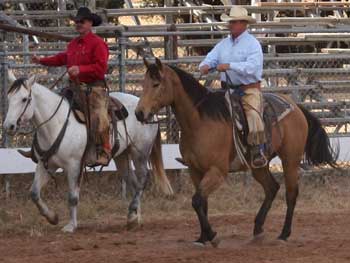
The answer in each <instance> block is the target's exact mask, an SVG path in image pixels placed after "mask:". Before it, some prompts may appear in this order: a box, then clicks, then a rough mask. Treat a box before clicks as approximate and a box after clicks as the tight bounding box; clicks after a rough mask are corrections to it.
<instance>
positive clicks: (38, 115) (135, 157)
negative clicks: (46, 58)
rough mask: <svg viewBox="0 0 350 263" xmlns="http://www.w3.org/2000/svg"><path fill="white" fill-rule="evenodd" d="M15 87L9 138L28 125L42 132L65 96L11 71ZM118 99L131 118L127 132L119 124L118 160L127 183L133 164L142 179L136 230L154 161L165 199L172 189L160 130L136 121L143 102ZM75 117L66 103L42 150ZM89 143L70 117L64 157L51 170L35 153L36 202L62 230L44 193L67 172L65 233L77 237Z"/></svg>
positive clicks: (133, 214)
mask: <svg viewBox="0 0 350 263" xmlns="http://www.w3.org/2000/svg"><path fill="white" fill-rule="evenodd" d="M9 83H10V86H11V88H10V89H9V92H8V102H9V108H8V113H7V116H6V119H5V122H4V128H5V131H6V132H7V133H9V134H10V135H14V134H15V133H16V132H17V131H18V128H19V126H20V124H21V123H22V122H24V121H29V120H32V122H33V123H34V125H35V126H36V127H37V126H39V125H40V124H42V123H43V122H45V121H47V120H48V119H49V118H50V117H51V116H52V115H53V114H54V112H55V110H56V109H57V106H58V105H59V103H60V101H61V96H60V95H58V94H56V93H54V92H52V91H51V90H49V89H48V88H46V87H44V86H42V85H40V84H38V83H36V82H35V76H32V77H30V78H29V79H18V80H16V78H15V76H14V75H13V73H12V72H11V71H9ZM111 95H112V96H114V97H116V98H117V99H119V100H120V101H121V102H122V103H123V104H124V106H125V107H126V108H127V110H128V112H129V116H128V117H127V118H126V120H125V122H126V130H127V133H128V134H129V137H127V133H126V131H125V127H124V125H123V122H122V121H118V125H117V126H118V132H119V133H120V136H119V139H120V148H119V150H118V152H117V153H116V155H115V156H114V157H113V159H114V161H115V163H116V164H117V167H118V170H120V171H121V173H122V176H124V178H126V177H127V176H128V175H130V173H129V171H131V169H130V160H129V156H131V158H130V159H131V160H132V161H133V164H134V167H135V172H136V175H137V177H138V179H136V177H135V176H133V178H134V180H132V182H133V186H134V188H135V189H136V192H135V195H134V197H133V199H132V201H131V203H130V206H129V212H128V221H127V223H128V226H129V227H130V226H135V225H137V224H138V223H139V222H140V220H141V210H140V205H141V203H140V202H141V196H142V193H143V190H144V187H145V184H146V182H147V179H148V177H149V171H148V167H147V164H148V161H149V160H150V164H151V167H152V170H153V172H154V175H155V178H156V179H157V180H156V182H157V183H158V184H159V186H160V188H161V189H162V190H163V192H164V193H165V194H169V195H170V194H172V188H171V186H170V183H169V181H168V179H167V177H166V175H165V172H164V168H163V160H162V155H161V148H160V147H161V145H160V133H159V127H158V125H157V124H148V125H147V124H146V125H142V124H141V123H140V122H138V121H137V120H136V117H135V114H134V112H135V108H136V105H137V103H138V101H139V99H138V98H137V97H135V96H133V95H130V94H125V93H119V92H113V93H111ZM68 112H69V104H68V101H66V100H65V99H64V100H63V102H62V104H61V106H60V107H59V109H58V111H57V112H56V113H55V114H54V116H53V117H52V119H50V120H49V121H48V122H47V123H45V124H44V125H42V126H41V127H39V130H38V131H37V135H38V143H39V145H40V148H41V149H44V150H47V149H49V148H50V146H51V145H52V144H53V143H54V141H55V139H56V138H57V136H58V134H59V133H60V130H61V129H62V127H63V125H64V123H65V121H66V118H67V115H68ZM86 140H87V130H86V127H85V125H83V124H80V123H79V122H78V121H77V120H76V119H75V117H74V116H73V114H70V115H69V119H68V124H67V129H66V132H65V134H64V137H63V139H62V142H61V144H60V146H59V148H58V151H57V152H56V153H55V154H54V155H53V156H52V157H51V158H50V159H49V161H48V163H47V168H46V167H45V165H44V163H43V161H41V160H40V156H39V155H38V153H37V152H36V151H35V154H36V157H37V159H38V160H39V162H38V164H37V167H36V171H35V177H34V181H33V184H32V187H31V198H32V200H33V202H34V203H35V204H36V206H37V207H38V209H39V211H40V214H41V215H43V216H44V217H45V218H46V219H47V220H48V222H50V223H51V224H54V225H56V224H58V216H57V214H56V213H55V212H53V211H52V210H51V209H49V208H48V207H47V205H46V204H45V202H44V201H43V199H42V197H41V194H40V193H41V189H42V187H44V186H45V184H46V183H47V182H48V180H49V178H50V175H52V174H54V173H55V172H56V170H57V169H58V168H62V169H63V171H64V173H65V174H66V175H67V177H68V185H69V195H68V206H69V210H70V221H69V223H68V224H67V225H66V226H64V227H63V228H62V231H64V232H74V231H75V230H76V228H77V226H78V222H77V205H78V201H79V190H80V179H79V178H80V177H81V173H80V171H81V167H80V163H81V159H82V155H83V153H84V149H85V146H86Z"/></svg>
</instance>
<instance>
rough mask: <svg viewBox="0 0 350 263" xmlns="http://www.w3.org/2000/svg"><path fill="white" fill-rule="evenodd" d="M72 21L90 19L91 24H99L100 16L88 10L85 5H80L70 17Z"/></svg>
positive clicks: (100, 21)
mask: <svg viewBox="0 0 350 263" xmlns="http://www.w3.org/2000/svg"><path fill="white" fill-rule="evenodd" d="M72 19H73V20H74V21H81V20H84V19H86V20H90V21H92V26H99V25H101V23H102V18H101V17H100V16H99V15H97V14H95V13H92V12H91V11H90V9H89V8H87V7H80V8H79V9H78V12H77V15H76V16H75V17H73V18H72Z"/></svg>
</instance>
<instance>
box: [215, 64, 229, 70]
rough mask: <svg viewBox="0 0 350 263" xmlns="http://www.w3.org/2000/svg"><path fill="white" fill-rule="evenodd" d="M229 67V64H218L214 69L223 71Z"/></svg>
mask: <svg viewBox="0 0 350 263" xmlns="http://www.w3.org/2000/svg"><path fill="white" fill-rule="evenodd" d="M228 69H230V64H219V65H218V66H217V67H216V70H217V71H220V72H225V71H226V70H228Z"/></svg>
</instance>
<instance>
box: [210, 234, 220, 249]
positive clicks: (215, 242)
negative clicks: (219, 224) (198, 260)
mask: <svg viewBox="0 0 350 263" xmlns="http://www.w3.org/2000/svg"><path fill="white" fill-rule="evenodd" d="M220 242H221V238H219V237H218V235H216V236H215V237H214V238H213V239H212V240H211V241H210V243H211V245H212V246H213V248H217V247H218V246H219V244H220Z"/></svg>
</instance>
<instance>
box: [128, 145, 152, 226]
mask: <svg viewBox="0 0 350 263" xmlns="http://www.w3.org/2000/svg"><path fill="white" fill-rule="evenodd" d="M147 152H148V151H145V152H144V151H142V152H139V151H137V150H133V149H132V150H131V153H132V159H133V163H134V165H135V172H136V175H137V179H138V180H137V182H135V183H134V187H135V190H136V191H135V194H134V197H133V199H132V200H131V202H130V205H129V214H128V229H131V228H133V227H134V226H137V225H139V224H140V223H141V220H142V219H141V198H142V195H143V192H144V190H145V188H146V186H147V183H148V181H149V177H150V171H149V169H148V167H147V160H148V156H147V155H146V154H145V153H147Z"/></svg>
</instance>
